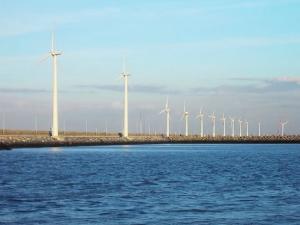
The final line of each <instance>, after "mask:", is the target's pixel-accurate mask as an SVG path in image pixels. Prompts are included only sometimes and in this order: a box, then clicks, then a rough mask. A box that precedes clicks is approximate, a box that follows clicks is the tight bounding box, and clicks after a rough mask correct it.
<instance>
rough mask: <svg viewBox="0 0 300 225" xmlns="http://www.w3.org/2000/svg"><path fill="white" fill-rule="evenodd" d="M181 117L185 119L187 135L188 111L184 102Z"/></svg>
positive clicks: (186, 132) (187, 133) (187, 132)
mask: <svg viewBox="0 0 300 225" xmlns="http://www.w3.org/2000/svg"><path fill="white" fill-rule="evenodd" d="M182 118H183V119H184V120H185V136H186V137H187V136H188V135H189V112H187V111H186V108H185V103H184V105H183V114H182Z"/></svg>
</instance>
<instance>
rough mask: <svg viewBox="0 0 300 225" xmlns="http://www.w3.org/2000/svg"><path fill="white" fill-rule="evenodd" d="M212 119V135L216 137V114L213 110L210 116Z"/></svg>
mask: <svg viewBox="0 0 300 225" xmlns="http://www.w3.org/2000/svg"><path fill="white" fill-rule="evenodd" d="M208 117H209V118H210V119H211V122H212V125H213V127H212V136H213V137H215V136H216V116H215V112H213V113H212V114H211V115H210V116H208Z"/></svg>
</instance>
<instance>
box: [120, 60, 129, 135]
mask: <svg viewBox="0 0 300 225" xmlns="http://www.w3.org/2000/svg"><path fill="white" fill-rule="evenodd" d="M121 76H122V78H123V79H124V125H123V137H125V138H128V77H129V73H127V72H126V64H125V60H124V61H123V72H122V73H121Z"/></svg>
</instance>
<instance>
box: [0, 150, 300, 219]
mask: <svg viewBox="0 0 300 225" xmlns="http://www.w3.org/2000/svg"><path fill="white" fill-rule="evenodd" d="M0 224H28V225H29V224H30V225H32V224H156V225H160V224H285V225H287V224H300V145H246V144H242V145H237V144H235V145H231V144H228V145H198V144H197V145H194V144H193V145H135V146H102V147H69V148H42V149H17V150H13V151H2V152H0Z"/></svg>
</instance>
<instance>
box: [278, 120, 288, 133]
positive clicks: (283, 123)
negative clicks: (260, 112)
mask: <svg viewBox="0 0 300 225" xmlns="http://www.w3.org/2000/svg"><path fill="white" fill-rule="evenodd" d="M287 124H288V121H285V122H280V125H281V136H284V128H285V125H287Z"/></svg>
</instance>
